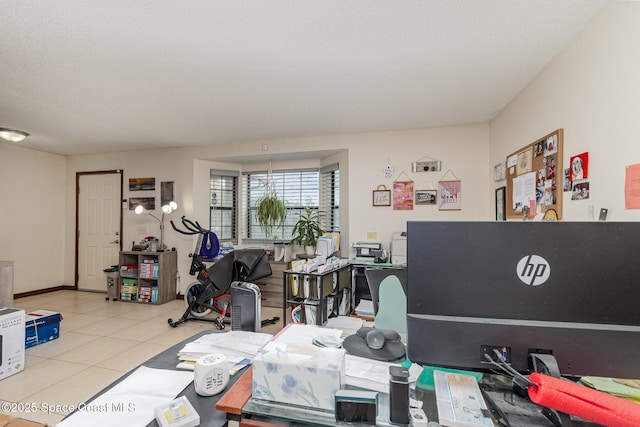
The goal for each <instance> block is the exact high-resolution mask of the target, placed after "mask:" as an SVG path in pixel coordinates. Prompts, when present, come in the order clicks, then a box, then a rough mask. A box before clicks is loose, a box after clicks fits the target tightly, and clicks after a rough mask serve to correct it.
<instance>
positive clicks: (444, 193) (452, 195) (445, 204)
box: [438, 180, 462, 211]
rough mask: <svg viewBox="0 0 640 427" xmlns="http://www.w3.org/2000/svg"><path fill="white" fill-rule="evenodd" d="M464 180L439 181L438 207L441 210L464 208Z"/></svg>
mask: <svg viewBox="0 0 640 427" xmlns="http://www.w3.org/2000/svg"><path fill="white" fill-rule="evenodd" d="M461 188H462V181H460V180H457V181H439V182H438V209H439V210H441V211H459V210H462V193H461Z"/></svg>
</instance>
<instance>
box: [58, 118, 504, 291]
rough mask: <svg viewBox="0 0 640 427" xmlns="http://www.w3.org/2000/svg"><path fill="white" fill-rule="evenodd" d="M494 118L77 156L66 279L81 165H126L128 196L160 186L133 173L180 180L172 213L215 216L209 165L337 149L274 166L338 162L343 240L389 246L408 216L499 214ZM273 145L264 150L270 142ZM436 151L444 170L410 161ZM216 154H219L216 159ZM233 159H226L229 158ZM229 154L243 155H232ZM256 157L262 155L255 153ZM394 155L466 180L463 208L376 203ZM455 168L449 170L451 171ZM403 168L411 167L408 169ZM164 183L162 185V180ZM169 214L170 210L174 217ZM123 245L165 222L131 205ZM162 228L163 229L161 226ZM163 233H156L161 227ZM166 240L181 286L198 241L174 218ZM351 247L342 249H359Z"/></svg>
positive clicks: (421, 183)
mask: <svg viewBox="0 0 640 427" xmlns="http://www.w3.org/2000/svg"><path fill="white" fill-rule="evenodd" d="M488 129H489V128H488V125H487V124H479V125H469V126H458V127H443V128H437V129H421V130H409V131H400V132H378V133H365V134H354V135H333V136H326V137H311V138H300V139H295V140H277V141H268V142H264V141H260V142H247V143H242V144H228V145H222V146H211V147H187V148H174V149H160V150H144V151H133V152H118V153H106V154H99V155H98V154H96V155H82V156H70V157H69V158H68V167H67V176H66V179H67V187H68V191H67V195H66V203H67V216H66V229H67V232H66V244H65V252H66V254H67V256H66V262H65V282H66V283H67V284H73V271H74V256H73V254H74V253H75V252H74V251H75V248H74V244H75V240H74V239H73V233H74V230H75V219H74V218H75V215H74V213H75V193H74V188H75V176H76V173H77V172H80V171H92V170H110V169H122V170H123V171H124V180H125V191H124V198H125V199H128V198H129V197H132V196H133V197H136V196H152V197H156V198H157V199H158V198H159V196H160V190H159V189H158V190H156V191H155V192H134V193H132V192H129V191H128V189H127V188H126V187H127V183H128V179H129V178H133V177H155V178H156V182H157V184H158V185H159V182H160V181H175V182H176V195H177V202H178V206H179V207H178V211H177V212H175V213H173V214H171V216H170V218H173V219H179V218H180V216H181V215H186V216H187V217H188V218H190V219H193V220H197V221H199V222H201V224H203V225H204V224H208V213H209V208H208V206H209V205H208V198H209V193H208V177H209V173H208V172H209V169H211V168H215V169H232V170H233V169H235V168H237V167H238V166H240V169H243V170H252V169H253V170H256V169H258V170H264V169H266V167H267V164H268V159H278V157H279V156H285V157H286V156H288V155H289V154H290V153H291V152H311V153H319V152H322V151H327V152H331V153H332V154H331V156H329V157H327V158H325V159H324V160H322V161H320V160H309V159H305V160H290V159H289V160H287V159H283V160H275V161H273V164H272V168H273V169H274V170H276V169H279V168H285V167H304V166H317V167H319V166H322V165H325V164H329V163H334V162H336V161H337V162H339V163H340V170H341V173H340V174H341V183H340V186H341V196H340V197H341V200H340V202H341V206H340V209H341V228H342V230H343V231H342V245H343V247H345V245H346V248H349V246H350V243H351V242H352V241H357V240H364V239H366V237H367V232H371V231H374V232H376V233H377V235H378V240H379V241H381V242H383V243H384V244H385V247H386V248H388V245H389V241H390V239H391V233H392V232H394V231H403V230H405V229H406V226H405V224H406V221H407V220H411V219H412V220H420V219H445V220H456V219H462V220H470V219H489V218H492V216H493V210H492V209H493V207H492V206H493V205H492V204H491V203H490V201H489V200H487V198H486V197H485V196H484V195H486V194H487V192H488V191H489V183H488V178H489V172H488V170H487V167H486V165H487V162H488V154H487V153H488V147H489V131H488ZM265 143H266V144H267V145H268V152H267V153H266V154H265V153H264V152H263V151H262V145H263V144H265ZM258 155H262V156H263V158H264V159H265V161H264V162H262V163H255V162H254V163H243V162H241V161H239V160H238V158H242V157H243V156H258ZM425 156H430V157H434V158H437V159H439V160H442V162H443V163H442V164H443V170H442V172H439V173H416V174H414V173H412V172H411V162H412V161H415V160H419V159H421V158H424V157H425ZM216 159H217V160H216ZM225 159H227V160H225ZM228 159H236V160H235V161H230V160H228ZM254 160H255V157H254ZM387 161H390V162H391V163H392V164H394V166H395V168H396V171H395V174H394V177H395V178H399V179H402V180H405V179H406V178H407V176H408V177H409V179H413V180H415V183H416V188H418V189H425V188H429V187H433V188H437V181H438V179H440V178H442V177H445V178H446V179H455V178H454V177H457V178H459V179H461V180H462V210H461V211H447V212H445V211H438V208H437V207H436V206H415V207H414V209H413V210H412V211H394V210H393V209H392V208H391V207H373V206H372V203H371V199H372V191H373V190H374V189H376V187H377V186H378V185H379V184H385V185H386V186H387V188H392V180H385V179H384V178H383V167H384V165H385V163H386V162H387ZM449 169H450V172H448V173H446V172H447V171H448V170H449ZM402 172H404V173H405V174H404V175H403V174H401V173H402ZM158 185H157V186H158ZM168 219H169V218H167V220H168ZM123 221H124V223H123V236H122V238H123V242H124V248H125V249H129V248H130V245H131V242H132V241H137V240H139V239H141V238H143V237H144V236H145V234H141V233H139V232H138V231H139V228H140V226H141V225H146V227H147V232H148V233H147V234H154V232H153V231H154V230H157V229H158V222H157V221H156V220H154V219H153V218H151V217H149V216H147V215H139V216H138V215H135V214H134V213H133V212H132V211H129V210H125V211H124V216H123ZM157 232H158V233H159V231H157ZM156 234H157V233H156ZM165 242H166V243H167V244H168V245H169V246H170V247H176V248H177V250H178V252H179V253H178V259H179V265H178V269H179V275H180V290H182V291H183V290H184V289H185V288H186V286H187V284H188V283H190V282H191V281H192V278H191V277H189V275H188V270H189V263H190V262H189V259H188V258H187V256H186V255H187V254H188V253H189V252H192V251H193V250H194V248H195V243H194V239H192V238H189V237H185V236H182V235H179V234H178V233H176V232H174V231H173V230H171V229H170V226H169V225H168V222H167V229H166V231H165ZM353 254H354V253H353V252H352V251H349V250H348V249H347V250H346V251H343V255H345V256H349V255H353Z"/></svg>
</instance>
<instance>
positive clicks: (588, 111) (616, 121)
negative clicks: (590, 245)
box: [490, 2, 640, 221]
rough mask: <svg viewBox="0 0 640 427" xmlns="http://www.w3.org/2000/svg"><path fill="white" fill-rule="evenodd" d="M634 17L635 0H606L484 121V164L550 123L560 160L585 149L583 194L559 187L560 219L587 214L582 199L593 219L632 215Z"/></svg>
mask: <svg viewBox="0 0 640 427" xmlns="http://www.w3.org/2000/svg"><path fill="white" fill-rule="evenodd" d="M639 22H640V3H639V2H612V3H611V4H609V5H608V6H607V7H606V8H605V9H604V10H603V11H602V13H600V14H599V15H597V16H596V17H595V18H594V20H593V21H592V22H591V23H589V24H588V25H587V26H586V27H585V29H584V31H583V32H582V33H580V34H579V35H578V36H577V37H576V38H575V39H574V40H573V41H572V42H571V43H570V44H569V45H568V46H567V47H566V48H565V49H564V50H563V51H561V52H560V53H559V54H558V55H557V56H556V57H555V58H554V59H553V60H552V61H551V62H550V63H549V64H548V65H547V67H545V68H544V70H543V71H542V72H541V73H540V74H539V75H538V76H537V77H536V78H535V79H534V80H533V81H532V82H531V83H530V84H529V85H528V86H527V87H526V88H525V89H524V90H523V91H522V92H521V93H520V94H519V95H518V96H517V97H516V98H515V99H514V100H513V101H512V102H511V103H510V104H509V105H508V106H507V108H505V109H504V110H503V111H502V112H501V113H500V114H499V115H498V116H497V117H496V118H495V119H494V120H493V121H492V122H491V124H490V126H491V149H490V159H491V164H490V167H491V168H492V167H493V166H492V165H495V164H497V163H499V162H500V161H504V160H505V157H506V156H507V155H508V154H509V153H512V152H514V151H516V150H518V149H519V148H521V147H524V146H525V145H527V144H529V143H531V142H533V141H535V140H537V139H538V138H541V137H543V136H544V135H546V134H548V133H549V132H552V131H554V130H555V129H558V128H563V129H564V153H563V154H564V156H563V167H564V168H567V167H568V165H569V159H570V157H571V156H574V155H577V154H580V153H583V152H585V151H586V152H589V181H590V197H589V199H588V200H581V201H572V200H571V193H570V192H566V193H564V199H563V219H565V220H574V221H586V220H588V206H589V205H593V207H594V210H595V218H596V219H597V217H598V212H599V210H600V208H608V209H609V215H608V217H607V219H608V220H621V221H622V220H623V221H629V220H638V219H639V218H640V212H639V211H637V210H625V207H624V181H625V167H626V166H628V165H632V164H636V163H640V143H639V141H638V139H639V135H640V119H639V117H638V112H639V111H640V108H639V107H638V103H639V102H640V55H638V53H637V52H638V40H640V25H638V23H639ZM501 185H504V182H503V183H496V184H495V185H494V187H499V186H501ZM490 197H493V191H492V192H491V194H490Z"/></svg>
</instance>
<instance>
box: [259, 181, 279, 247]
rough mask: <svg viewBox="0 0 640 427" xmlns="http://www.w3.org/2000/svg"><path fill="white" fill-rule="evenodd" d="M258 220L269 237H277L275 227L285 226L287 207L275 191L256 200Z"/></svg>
mask: <svg viewBox="0 0 640 427" xmlns="http://www.w3.org/2000/svg"><path fill="white" fill-rule="evenodd" d="M256 203H257V205H256V221H258V224H259V225H260V228H261V229H262V231H264V233H265V235H266V236H267V238H274V239H275V238H276V236H275V235H274V233H273V232H274V229H277V228H281V227H283V226H284V221H285V219H286V217H287V209H286V207H285V205H284V202H283V201H282V200H281V199H280V198H279V197H278V195H277V194H276V193H275V191H271V192H269V193H267V194H265V195H264V196H262V197H261V198H259V199H258V201H257V202H256Z"/></svg>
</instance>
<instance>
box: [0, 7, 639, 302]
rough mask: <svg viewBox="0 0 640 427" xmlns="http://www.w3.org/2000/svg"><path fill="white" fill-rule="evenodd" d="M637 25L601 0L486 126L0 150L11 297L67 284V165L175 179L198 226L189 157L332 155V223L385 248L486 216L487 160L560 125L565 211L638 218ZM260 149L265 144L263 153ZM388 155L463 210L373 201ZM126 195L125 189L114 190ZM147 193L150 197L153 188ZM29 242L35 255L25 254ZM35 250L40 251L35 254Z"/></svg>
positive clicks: (200, 195) (0, 225)
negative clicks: (575, 178) (587, 191)
mask: <svg viewBox="0 0 640 427" xmlns="http://www.w3.org/2000/svg"><path fill="white" fill-rule="evenodd" d="M637 22H640V3H638V2H612V3H611V4H610V5H609V6H607V7H606V8H605V9H604V10H603V11H602V12H601V13H600V14H599V15H598V16H596V17H595V19H594V20H593V21H592V22H591V23H589V24H588V25H587V27H586V28H585V30H584V31H583V32H582V33H581V34H579V35H578V36H577V37H576V38H575V39H574V40H573V41H572V42H571V43H570V44H569V45H568V46H567V48H566V49H564V50H563V51H562V52H560V53H559V54H558V55H557V57H556V58H554V59H553V60H552V61H551V62H550V63H549V64H548V66H547V67H546V68H545V69H544V70H543V71H542V72H541V73H540V74H539V75H538V76H537V77H536V78H535V79H534V80H533V81H532V82H531V83H530V84H529V85H528V86H527V87H526V88H525V89H524V90H523V91H522V92H521V93H520V94H519V95H518V96H517V97H516V98H515V99H514V100H513V101H512V102H511V103H510V104H509V105H508V106H507V107H506V108H505V109H504V110H503V111H502V112H501V113H500V114H499V115H498V116H497V117H496V118H495V119H494V120H492V121H491V123H490V124H475V125H468V126H458V127H443V128H435V129H418V130H407V131H399V132H376V133H363V134H354V135H332V136H326V137H308V138H299V139H295V140H277V141H267V142H265V141H253V142H247V143H243V144H228V145H221V146H211V147H187V148H176V149H162V150H145V151H136V152H119V153H107V154H100V155H86V156H71V157H68V158H65V157H63V156H56V155H51V154H46V153H40V152H35V151H32V150H26V149H22V148H19V147H16V146H13V145H7V144H3V145H0V190H1V192H0V195H1V196H2V200H3V206H2V209H1V210H0V215H1V216H0V231H1V234H0V239H2V240H1V241H0V258H2V259H9V260H11V259H13V260H14V261H15V262H16V264H17V266H19V267H20V271H18V272H16V292H18V293H19V292H26V291H29V290H33V289H43V288H47V287H51V286H56V285H59V284H73V272H74V259H75V258H74V254H75V248H74V244H75V239H74V235H73V233H74V230H75V193H74V190H75V174H76V172H78V171H94V170H107V169H123V170H124V178H125V182H127V180H128V178H131V177H150V176H153V177H155V178H156V179H157V181H158V182H160V181H175V182H176V191H177V196H178V197H177V198H178V200H177V201H178V203H179V210H178V212H176V213H175V214H172V217H174V218H179V217H180V215H187V216H190V217H194V218H195V219H198V220H199V221H202V222H204V223H205V224H206V223H207V222H206V221H207V214H206V212H208V209H207V208H206V206H207V201H206V197H207V192H206V190H205V191H202V188H196V187H195V186H194V182H195V183H196V185H198V184H201V182H200V180H199V179H198V178H197V177H198V176H206V175H207V174H208V172H207V171H208V168H209V165H210V164H209V163H200V161H206V162H213V163H211V164H212V165H218V166H217V167H220V168H224V167H223V166H228V165H238V164H242V161H241V160H238V159H239V158H241V157H243V156H263V158H264V159H265V160H267V159H269V158H274V159H275V158H277V157H278V156H279V155H283V154H285V153H289V152H292V151H293V152H296V151H299V152H319V151H323V150H334V151H335V152H340V154H335V155H334V156H337V157H338V158H339V161H340V164H341V166H340V167H341V187H342V192H341V211H342V215H343V220H344V221H345V223H343V224H341V227H342V228H343V229H344V230H346V232H348V239H345V240H346V242H345V243H346V244H347V245H348V244H349V243H350V242H353V241H358V240H363V239H365V238H366V237H367V233H368V232H376V233H377V235H378V239H379V240H380V241H383V242H385V243H388V241H389V238H390V236H391V233H392V232H393V231H400V230H404V227H405V223H406V221H407V220H422V219H424V220H436V219H438V220H439V219H443V220H476V219H477V220H492V219H493V218H494V206H493V200H494V191H493V190H494V189H495V188H497V187H499V186H502V185H504V183H493V165H495V164H497V163H498V162H500V161H504V160H505V157H506V155H507V154H509V153H511V152H513V151H516V150H517V149H519V148H521V147H523V146H525V145H527V144H529V143H531V142H533V141H535V140H536V139H538V138H540V137H542V136H544V135H546V134H547V133H549V132H551V131H553V130H555V129H557V128H563V129H564V144H565V145H564V158H563V163H564V165H565V167H566V165H567V164H568V160H569V157H571V156H572V155H575V154H579V153H582V152H584V151H588V152H589V161H590V164H589V175H590V178H589V180H590V182H591V198H590V199H589V200H586V201H571V200H570V195H569V194H568V193H567V194H565V195H564V200H563V210H564V218H565V219H566V220H586V219H587V210H588V208H587V207H588V206H589V205H594V208H595V210H596V212H597V211H598V209H599V208H600V207H606V208H608V209H609V218H610V219H612V220H637V219H638V217H639V216H640V215H639V213H638V211H635V210H632V211H625V209H624V195H623V190H624V172H625V166H627V165H630V164H635V163H640V144H638V143H637V141H636V139H637V135H640V120H638V118H637V115H638V114H637V112H638V108H637V103H638V100H639V99H640V79H639V78H638V76H640V57H639V56H638V55H637V40H640V27H638V26H637V25H636V24H637ZM263 144H267V145H268V151H267V152H264V151H263V150H262V146H263ZM341 150H342V151H341ZM234 157H236V159H235V160H233V158H234ZM427 157H431V158H435V159H438V160H441V161H442V162H443V163H442V167H443V170H442V172H441V173H435V174H432V173H416V174H413V173H411V162H412V161H415V160H420V159H424V158H427ZM387 161H389V162H390V163H391V164H393V165H394V166H395V172H394V178H398V177H400V176H401V173H402V172H405V173H406V175H407V176H409V178H410V179H412V180H414V181H415V186H416V188H417V189H423V188H430V187H433V188H436V186H437V181H438V180H439V179H441V178H442V177H443V176H445V172H447V171H449V170H450V171H451V174H447V176H446V177H445V178H447V179H455V177H457V178H459V179H461V180H462V211H459V212H457V211H448V212H444V211H438V210H437V207H434V206H415V207H414V209H413V210H412V211H394V210H393V209H392V208H381V207H372V206H371V194H372V193H371V192H372V191H373V190H374V189H375V188H376V187H377V186H378V185H379V184H384V185H386V186H387V188H391V185H392V180H385V179H384V178H383V173H382V168H383V166H384V164H385V163H386V162H387ZM290 162H291V161H290ZM293 163H295V161H293ZM327 163H330V162H328V161H327ZM65 168H66V169H65ZM65 174H66V176H64V175H65ZM402 178H405V176H404V175H402ZM421 187H422V188H421ZM130 195H131V194H130V193H129V192H128V191H127V190H125V194H124V197H125V198H128V197H129V196H130ZM134 195H138V194H134ZM145 195H146V194H145ZM152 195H154V196H155V197H159V190H158V191H156V192H155V193H153V194H152ZM7 201H8V202H7ZM18 203H19V204H23V205H28V206H30V207H31V209H26V210H23V211H18V210H17V209H16V208H15V207H14V206H15V205H16V204H18ZM45 206H47V207H46V209H45V208H44V207H45ZM140 224H146V225H147V227H148V229H149V230H152V229H153V227H157V222H155V220H153V219H152V218H149V217H147V218H145V217H144V216H138V217H136V216H135V215H134V214H133V213H132V212H129V211H126V212H124V235H123V239H124V242H125V247H127V245H129V244H130V242H131V241H133V240H138V239H140V238H141V237H144V236H142V235H140V234H138V232H137V230H138V226H139V225H140ZM166 234H167V236H166V241H167V243H168V244H169V245H170V246H176V247H177V249H178V251H179V254H178V255H179V259H180V260H181V261H180V266H179V268H180V274H181V279H182V286H183V289H184V286H186V285H185V282H187V283H188V281H189V280H190V278H189V277H188V271H187V270H186V269H185V265H186V268H188V260H185V259H186V254H187V253H188V252H190V251H192V250H193V242H192V240H190V239H183V238H182V237H180V236H178V235H177V234H176V233H172V232H167V233H166ZM33 242H36V244H35V246H37V247H38V249H39V250H40V251H39V252H38V251H34V247H35V246H34V243H33ZM62 248H64V257H63V256H62V255H61V249H62ZM34 252H38V254H39V255H41V256H38V257H37V258H34ZM42 254H46V256H45V255H42ZM351 254H352V252H351V253H350V254H349V255H351ZM31 266H33V267H31Z"/></svg>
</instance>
